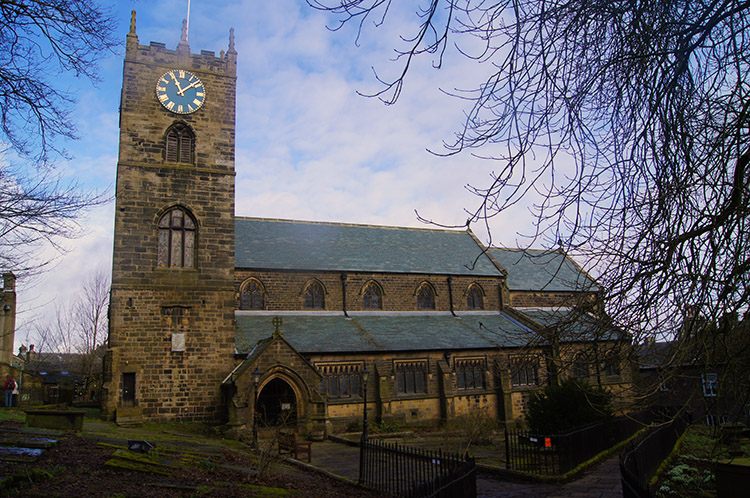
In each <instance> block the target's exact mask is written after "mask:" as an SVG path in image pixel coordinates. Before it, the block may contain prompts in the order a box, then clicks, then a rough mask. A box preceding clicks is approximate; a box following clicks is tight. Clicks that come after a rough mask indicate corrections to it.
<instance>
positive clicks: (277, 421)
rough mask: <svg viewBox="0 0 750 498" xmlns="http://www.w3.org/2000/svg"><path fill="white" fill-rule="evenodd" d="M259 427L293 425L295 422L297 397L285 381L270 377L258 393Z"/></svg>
mask: <svg viewBox="0 0 750 498" xmlns="http://www.w3.org/2000/svg"><path fill="white" fill-rule="evenodd" d="M256 410H257V414H258V424H259V425H260V426H261V427H268V426H277V425H285V426H290V425H295V424H296V423H297V397H296V396H295V395H294V390H293V389H292V386H290V385H289V384H288V383H287V382H286V381H284V380H283V379H280V378H278V377H276V378H275V379H271V380H270V381H269V382H268V383H267V384H266V385H265V386H263V389H261V391H260V393H259V394H258V404H257V406H256Z"/></svg>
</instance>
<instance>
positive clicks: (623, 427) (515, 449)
mask: <svg viewBox="0 0 750 498" xmlns="http://www.w3.org/2000/svg"><path fill="white" fill-rule="evenodd" d="M648 421H649V413H646V412H644V413H641V414H637V415H629V416H622V417H616V418H614V419H613V420H610V421H607V422H602V423H599V424H594V425H589V426H585V427H580V428H578V429H574V430H572V431H570V432H567V433H564V434H552V435H543V434H534V433H531V432H527V431H509V430H506V431H505V454H506V464H505V466H506V468H508V469H513V470H520V471H523V472H529V473H532V474H546V475H562V474H565V473H566V472H569V471H570V470H572V469H574V468H575V467H577V466H578V465H580V464H581V463H583V462H585V461H586V460H588V459H590V458H592V457H594V456H595V455H597V454H599V453H601V452H602V451H604V450H606V449H607V448H611V447H612V446H614V445H615V444H617V443H619V442H620V441H623V440H625V439H627V438H628V437H630V436H631V435H633V434H634V433H635V432H636V431H638V429H640V428H641V427H643V425H644V424H645V423H648Z"/></svg>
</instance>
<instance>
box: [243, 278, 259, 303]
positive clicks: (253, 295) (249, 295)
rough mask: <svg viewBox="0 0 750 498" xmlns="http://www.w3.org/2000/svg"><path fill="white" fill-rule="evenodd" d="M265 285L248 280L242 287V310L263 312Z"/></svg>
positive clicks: (254, 280) (255, 280) (252, 279)
mask: <svg viewBox="0 0 750 498" xmlns="http://www.w3.org/2000/svg"><path fill="white" fill-rule="evenodd" d="M264 295H265V292H264V290H263V285H262V284H261V283H260V281H258V280H257V279H254V278H251V279H248V280H247V281H246V282H245V283H244V284H242V287H240V309H241V310H262V309H264Z"/></svg>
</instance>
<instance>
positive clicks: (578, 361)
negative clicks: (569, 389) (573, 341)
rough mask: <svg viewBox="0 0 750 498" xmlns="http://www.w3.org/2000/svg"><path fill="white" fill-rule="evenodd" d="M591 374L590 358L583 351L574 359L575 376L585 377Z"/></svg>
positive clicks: (577, 377) (578, 377)
mask: <svg viewBox="0 0 750 498" xmlns="http://www.w3.org/2000/svg"><path fill="white" fill-rule="evenodd" d="M588 376H589V360H588V358H587V357H586V355H584V354H583V353H579V354H577V355H576V356H575V358H574V359H573V378H575V379H585V378H587V377H588Z"/></svg>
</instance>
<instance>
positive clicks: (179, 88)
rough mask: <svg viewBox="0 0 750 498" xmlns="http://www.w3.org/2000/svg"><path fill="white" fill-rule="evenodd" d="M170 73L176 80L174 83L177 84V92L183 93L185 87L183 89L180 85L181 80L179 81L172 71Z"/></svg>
mask: <svg viewBox="0 0 750 498" xmlns="http://www.w3.org/2000/svg"><path fill="white" fill-rule="evenodd" d="M169 75H170V76H171V77H172V79H173V80H174V84H175V86H177V93H178V94H179V95H182V92H184V91H185V90H183V89H182V87H181V86H180V81H179V80H178V79H177V78H175V76H174V74H172V73H169Z"/></svg>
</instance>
